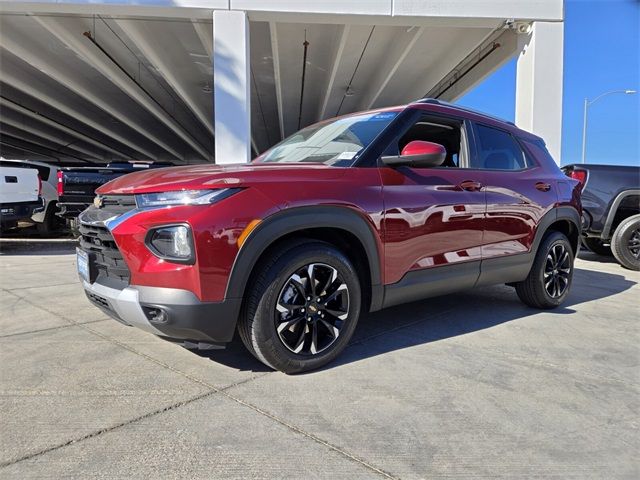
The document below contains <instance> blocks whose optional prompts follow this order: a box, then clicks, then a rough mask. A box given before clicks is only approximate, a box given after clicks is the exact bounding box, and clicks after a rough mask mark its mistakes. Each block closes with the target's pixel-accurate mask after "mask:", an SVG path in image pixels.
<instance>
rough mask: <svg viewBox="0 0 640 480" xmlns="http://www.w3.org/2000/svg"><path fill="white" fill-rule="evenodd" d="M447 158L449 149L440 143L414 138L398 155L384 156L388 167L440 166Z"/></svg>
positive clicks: (383, 160)
mask: <svg viewBox="0 0 640 480" xmlns="http://www.w3.org/2000/svg"><path fill="white" fill-rule="evenodd" d="M445 158H447V149H446V148H444V147H443V146H442V145H440V144H439V143H433V142H425V141H422V140H413V141H412V142H409V143H407V145H406V146H405V147H404V148H403V149H402V153H401V154H400V155H398V156H390V157H382V158H381V160H382V163H384V164H385V165H386V166H388V167H405V166H406V167H414V168H429V167H439V166H440V165H442V162H444V160H445Z"/></svg>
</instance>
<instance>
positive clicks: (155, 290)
mask: <svg viewBox="0 0 640 480" xmlns="http://www.w3.org/2000/svg"><path fill="white" fill-rule="evenodd" d="M82 284H83V287H84V290H85V293H86V294H87V298H89V300H90V301H91V303H93V304H94V305H95V306H96V307H98V308H100V309H101V310H102V311H103V312H105V313H106V314H107V315H109V316H110V317H112V318H114V319H116V320H118V321H119V322H121V323H124V324H125V325H130V326H135V327H138V328H140V329H142V330H145V331H147V332H150V333H153V334H155V335H158V336H161V337H165V338H167V339H169V340H172V341H180V342H185V343H186V344H196V345H197V344H202V343H204V344H219V343H226V342H230V341H231V339H232V338H233V334H234V332H235V327H236V321H237V317H238V313H239V311H240V304H241V300H240V299H227V300H225V301H222V302H201V301H200V300H199V299H198V298H197V297H196V296H195V295H194V294H193V293H192V292H190V291H188V290H181V289H176V288H162V287H144V286H128V287H125V288H123V289H122V290H119V289H115V288H111V287H108V286H106V285H102V284H100V283H98V282H94V283H88V282H87V281H86V280H83V281H82ZM157 311H162V312H163V315H161V318H160V319H158V316H157V315H155V314H154V313H156V312H157Z"/></svg>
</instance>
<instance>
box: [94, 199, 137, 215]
mask: <svg viewBox="0 0 640 480" xmlns="http://www.w3.org/2000/svg"><path fill="white" fill-rule="evenodd" d="M101 197H102V206H101V207H100V208H101V209H104V210H108V211H109V212H113V213H114V214H116V215H119V214H122V213H125V212H128V211H129V210H133V209H134V208H136V197H135V195H102V196H101Z"/></svg>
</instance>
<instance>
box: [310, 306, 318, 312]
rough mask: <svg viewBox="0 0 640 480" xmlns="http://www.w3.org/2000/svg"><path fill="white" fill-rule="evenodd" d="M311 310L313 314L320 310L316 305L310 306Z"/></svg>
mask: <svg viewBox="0 0 640 480" xmlns="http://www.w3.org/2000/svg"><path fill="white" fill-rule="evenodd" d="M309 310H311V311H312V312H313V313H315V312H317V311H318V309H317V308H316V307H315V306H314V305H309Z"/></svg>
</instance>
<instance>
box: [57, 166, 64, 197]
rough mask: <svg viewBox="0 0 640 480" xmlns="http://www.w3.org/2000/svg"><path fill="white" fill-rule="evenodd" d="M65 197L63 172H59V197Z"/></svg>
mask: <svg viewBox="0 0 640 480" xmlns="http://www.w3.org/2000/svg"><path fill="white" fill-rule="evenodd" d="M62 195H64V183H63V178H62V170H58V197H61V196H62Z"/></svg>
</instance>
